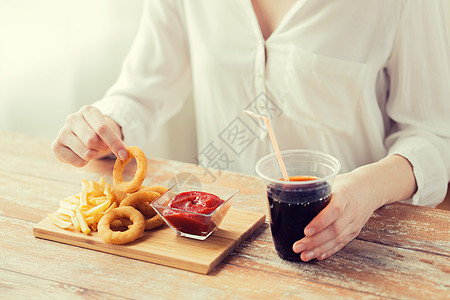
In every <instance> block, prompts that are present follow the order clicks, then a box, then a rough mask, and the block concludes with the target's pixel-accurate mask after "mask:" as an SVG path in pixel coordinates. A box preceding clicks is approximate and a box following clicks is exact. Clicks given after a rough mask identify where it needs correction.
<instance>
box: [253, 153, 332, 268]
mask: <svg viewBox="0 0 450 300" xmlns="http://www.w3.org/2000/svg"><path fill="white" fill-rule="evenodd" d="M281 156H282V158H283V161H284V164H285V166H286V170H287V173H288V175H289V179H290V181H284V180H283V176H282V173H281V169H280V166H279V164H278V161H277V157H276V155H275V154H274V153H273V154H269V155H267V156H265V157H263V158H261V159H260V160H259V161H258V162H257V163H256V167H255V169H256V172H257V173H258V175H259V176H260V177H261V178H262V180H263V182H264V184H265V185H266V190H267V199H268V203H269V210H270V229H271V232H272V238H273V242H274V245H275V250H276V251H277V253H278V256H280V257H281V258H283V259H286V260H290V261H301V260H300V255H299V254H298V253H295V252H294V251H293V250H292V245H293V244H294V242H296V241H298V240H300V239H302V238H303V237H304V236H305V235H304V230H305V227H306V225H308V224H309V222H311V220H312V219H313V218H314V217H315V216H317V214H318V213H319V212H320V211H321V210H322V209H323V208H325V206H327V204H328V203H329V201H330V198H331V189H332V185H333V182H334V179H335V178H336V175H337V174H338V172H339V170H340V168H341V164H340V163H339V161H338V160H337V159H336V158H334V157H333V156H331V155H328V154H325V153H322V152H319V151H313V150H286V151H281Z"/></svg>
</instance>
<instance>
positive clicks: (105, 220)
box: [98, 206, 145, 245]
mask: <svg viewBox="0 0 450 300" xmlns="http://www.w3.org/2000/svg"><path fill="white" fill-rule="evenodd" d="M122 218H127V219H129V220H131V222H133V224H131V225H129V226H128V230H125V231H113V230H111V223H112V222H113V221H115V220H120V219H122ZM144 230H145V220H144V216H143V215H142V214H141V213H140V212H139V211H138V210H137V209H135V208H134V207H131V206H123V207H117V208H114V209H112V210H110V211H109V212H108V213H106V214H105V215H104V216H103V217H102V218H101V219H100V222H98V232H99V234H100V236H101V237H102V239H103V240H104V241H105V242H107V243H109V244H116V245H122V244H127V243H131V242H133V241H135V240H136V239H137V238H138V237H140V236H141V234H142V233H143V232H144Z"/></svg>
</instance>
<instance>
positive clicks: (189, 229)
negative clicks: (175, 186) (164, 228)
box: [163, 191, 224, 236]
mask: <svg viewBox="0 0 450 300" xmlns="http://www.w3.org/2000/svg"><path fill="white" fill-rule="evenodd" d="M223 202H224V201H223V200H222V199H220V198H219V197H217V196H216V195H214V194H210V193H206V192H201V191H190V192H183V193H180V194H178V195H176V196H175V197H173V198H172V199H171V200H170V201H169V203H168V205H167V206H168V207H170V208H175V209H180V210H183V211H179V210H174V209H165V210H164V211H163V216H164V217H165V218H166V220H167V221H168V222H170V224H172V226H173V227H175V228H177V230H179V231H181V232H184V233H189V234H194V235H202V236H205V235H207V234H208V233H209V232H210V231H211V230H212V229H214V227H215V224H213V222H211V218H210V217H209V216H203V215H200V214H205V215H208V214H210V213H212V212H213V211H214V210H215V209H216V208H217V207H219V206H220V205H221V204H222V203H223ZM189 212H192V213H189Z"/></svg>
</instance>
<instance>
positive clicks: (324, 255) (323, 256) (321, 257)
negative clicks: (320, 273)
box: [319, 253, 327, 260]
mask: <svg viewBox="0 0 450 300" xmlns="http://www.w3.org/2000/svg"><path fill="white" fill-rule="evenodd" d="M325 257H327V254H326V253H324V254H322V255H321V256H320V257H319V260H324V259H325Z"/></svg>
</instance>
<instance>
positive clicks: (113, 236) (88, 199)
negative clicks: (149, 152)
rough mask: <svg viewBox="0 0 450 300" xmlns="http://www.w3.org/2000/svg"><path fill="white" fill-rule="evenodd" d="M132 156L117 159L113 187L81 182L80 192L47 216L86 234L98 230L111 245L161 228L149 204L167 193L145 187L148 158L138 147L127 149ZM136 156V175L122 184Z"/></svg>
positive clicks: (162, 188)
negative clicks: (126, 170) (127, 166)
mask: <svg viewBox="0 0 450 300" xmlns="http://www.w3.org/2000/svg"><path fill="white" fill-rule="evenodd" d="M127 150H128V153H129V157H128V159H126V160H124V161H122V160H120V159H118V158H117V159H116V161H115V163H114V170H113V186H111V184H109V183H107V182H105V179H104V178H103V177H100V180H99V181H98V182H97V181H88V180H85V179H82V180H81V192H80V193H79V194H76V195H73V196H71V197H68V198H66V199H63V200H61V201H60V206H59V209H58V210H57V211H56V212H55V213H52V214H48V217H49V219H50V220H51V221H52V222H53V223H54V224H55V225H57V226H59V227H61V228H64V229H68V228H69V227H73V228H75V229H76V230H78V231H80V232H83V233H85V234H90V233H91V232H92V231H98V232H99V234H100V235H101V237H102V238H103V240H104V241H105V242H107V243H111V244H126V243H129V242H132V241H134V240H136V239H137V238H139V237H140V236H141V234H142V232H143V231H144V230H151V229H154V228H157V227H159V226H161V225H162V224H163V223H164V221H163V219H161V217H160V216H159V215H158V214H157V213H156V212H155V210H154V209H153V208H152V207H151V205H150V203H151V202H153V201H154V200H156V199H157V198H158V197H159V196H160V194H162V193H164V192H166V191H167V188H165V187H162V186H157V185H154V186H143V185H142V182H143V181H144V179H145V177H146V175H147V158H146V157H145V154H144V152H143V151H142V150H141V149H139V148H138V147H135V146H131V147H127ZM133 157H135V158H136V163H137V171H136V174H135V176H134V178H133V180H131V181H130V182H124V181H123V170H124V168H125V166H126V165H127V164H128V163H129V162H130V161H131V159H132V158H133Z"/></svg>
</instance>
